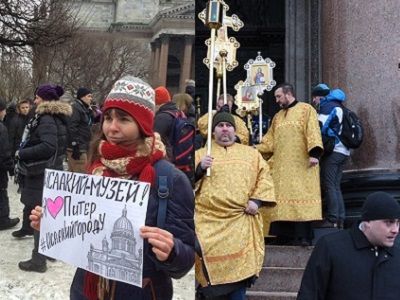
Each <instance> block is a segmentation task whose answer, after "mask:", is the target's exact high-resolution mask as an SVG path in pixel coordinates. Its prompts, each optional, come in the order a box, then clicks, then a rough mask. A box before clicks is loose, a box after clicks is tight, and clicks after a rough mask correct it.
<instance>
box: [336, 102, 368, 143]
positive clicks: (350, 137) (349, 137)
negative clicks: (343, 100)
mask: <svg viewBox="0 0 400 300" xmlns="http://www.w3.org/2000/svg"><path fill="white" fill-rule="evenodd" d="M342 109H343V122H342V132H341V133H340V135H339V139H340V141H341V142H342V143H343V145H345V146H346V147H347V148H352V149H355V148H358V147H360V145H361V143H362V141H363V137H364V127H363V125H362V123H361V120H360V119H359V118H358V116H357V115H356V114H355V112H353V111H351V110H350V109H348V108H346V107H344V106H342Z"/></svg>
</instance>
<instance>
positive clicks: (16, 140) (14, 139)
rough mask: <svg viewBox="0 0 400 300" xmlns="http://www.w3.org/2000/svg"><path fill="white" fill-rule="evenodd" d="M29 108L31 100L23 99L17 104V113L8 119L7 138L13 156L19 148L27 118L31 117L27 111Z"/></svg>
mask: <svg viewBox="0 0 400 300" xmlns="http://www.w3.org/2000/svg"><path fill="white" fill-rule="evenodd" d="M30 110H31V102H30V100H29V99H23V100H21V101H19V102H18V104H17V114H16V115H15V116H14V117H13V118H12V119H11V120H10V123H9V127H8V138H9V141H10V147H11V156H12V157H14V156H15V152H17V150H18V149H19V145H20V143H21V139H22V134H23V133H24V129H25V126H26V124H27V123H28V121H29V119H30V118H31V117H33V115H31V114H30V113H29V112H30Z"/></svg>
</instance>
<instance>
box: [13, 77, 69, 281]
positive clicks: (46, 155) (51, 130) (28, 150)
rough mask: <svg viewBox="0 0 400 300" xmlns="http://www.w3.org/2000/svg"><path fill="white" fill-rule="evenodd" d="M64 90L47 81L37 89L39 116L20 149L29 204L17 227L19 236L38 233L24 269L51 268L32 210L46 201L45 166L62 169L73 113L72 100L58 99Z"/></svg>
mask: <svg viewBox="0 0 400 300" xmlns="http://www.w3.org/2000/svg"><path fill="white" fill-rule="evenodd" d="M63 94H64V90H63V88H62V87H61V86H58V85H52V84H43V85H41V86H39V87H38V88H37V90H36V97H35V101H34V103H35V105H36V110H35V116H34V117H33V118H32V119H31V120H30V121H29V122H28V124H27V125H26V127H25V130H24V133H23V136H22V142H21V146H20V149H19V150H18V151H17V152H16V154H15V155H16V158H17V169H18V171H17V175H16V176H18V178H19V180H18V181H19V185H20V188H21V202H22V203H23V204H24V205H25V207H24V211H23V224H22V228H21V229H20V230H17V231H14V232H13V233H12V235H13V236H14V237H15V238H21V237H24V236H25V235H32V234H33V235H34V249H33V251H32V257H31V259H29V260H27V261H21V262H20V263H19V264H18V267H19V268H20V269H21V270H23V271H33V272H40V273H43V272H45V271H46V270H47V266H46V257H45V256H43V255H42V254H40V253H39V252H38V246H39V232H38V231H35V232H32V231H31V228H30V226H29V214H30V212H31V210H32V209H33V208H34V207H35V206H36V205H40V204H41V203H42V196H43V180H44V170H45V168H50V169H58V170H62V168H63V160H64V156H65V151H66V146H65V145H66V142H67V120H68V117H69V116H70V115H71V114H72V108H71V106H70V105H69V104H68V103H65V102H61V101H58V100H59V98H60V97H61V96H62V95H63Z"/></svg>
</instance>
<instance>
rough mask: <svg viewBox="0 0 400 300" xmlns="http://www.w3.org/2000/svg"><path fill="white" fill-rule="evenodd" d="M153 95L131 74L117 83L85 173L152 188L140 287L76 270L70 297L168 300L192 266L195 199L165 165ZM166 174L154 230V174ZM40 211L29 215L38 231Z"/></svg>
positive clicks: (186, 184)
mask: <svg viewBox="0 0 400 300" xmlns="http://www.w3.org/2000/svg"><path fill="white" fill-rule="evenodd" d="M154 108H155V105H154V91H153V89H152V88H151V87H150V86H149V85H148V84H147V83H145V82H143V81H141V80H140V79H138V78H135V77H132V76H125V77H123V78H121V79H120V80H118V81H117V82H116V83H115V84H114V87H113V89H112V90H111V92H110V94H109V95H108V96H107V98H106V100H105V102H104V106H103V121H102V132H101V136H100V137H99V138H95V139H94V140H93V141H92V145H91V150H90V151H89V163H90V166H89V173H90V174H94V175H101V176H107V177H119V178H126V179H127V178H129V179H134V180H138V181H142V182H148V183H150V184H151V191H150V196H149V201H148V207H147V215H146V221H145V226H143V227H142V228H140V235H141V237H142V238H143V239H144V250H143V253H144V255H143V286H142V288H139V287H136V286H134V285H130V284H126V283H123V282H118V281H114V280H108V279H105V278H103V277H101V276H99V275H96V274H93V273H90V272H88V271H85V270H82V269H78V270H77V272H76V274H75V277H74V280H73V282H72V285H71V299H73V300H84V299H85V300H86V299H89V300H97V299H115V300H118V299H120V300H122V299H136V300H147V299H149V300H150V299H157V300H170V299H172V294H173V291H172V281H171V277H173V278H180V277H182V276H184V275H185V274H186V273H187V272H188V271H189V270H190V269H191V268H192V266H193V264H194V222H193V210H194V196H193V191H192V188H191V185H190V182H189V181H188V179H187V177H186V176H185V175H184V174H183V173H182V172H181V171H179V170H177V169H176V168H175V167H174V166H173V165H172V164H170V163H169V162H167V161H166V160H165V159H164V157H165V147H164V145H163V144H162V142H161V139H160V136H159V135H158V134H157V133H154V132H153V122H154ZM161 168H163V169H164V170H168V172H167V174H170V176H171V177H172V178H171V179H172V180H171V181H173V186H172V191H171V186H170V187H169V188H170V196H171V197H170V198H169V199H168V206H167V211H166V219H165V226H163V228H159V227H157V212H158V209H159V199H158V196H157V187H156V179H157V176H158V171H159V170H160V169H161ZM40 217H41V208H39V207H38V208H36V210H34V211H33V212H32V215H31V220H32V226H34V227H36V228H37V227H38V226H39V223H40Z"/></svg>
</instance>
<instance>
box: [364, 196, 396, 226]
mask: <svg viewBox="0 0 400 300" xmlns="http://www.w3.org/2000/svg"><path fill="white" fill-rule="evenodd" d="M388 219H389V220H390V219H400V205H399V203H398V202H397V201H396V200H395V199H394V198H393V196H391V195H389V194H388V193H385V192H375V193H372V194H369V195H368V196H367V199H366V200H365V202H364V205H363V207H362V208H361V220H362V221H373V220H388Z"/></svg>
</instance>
